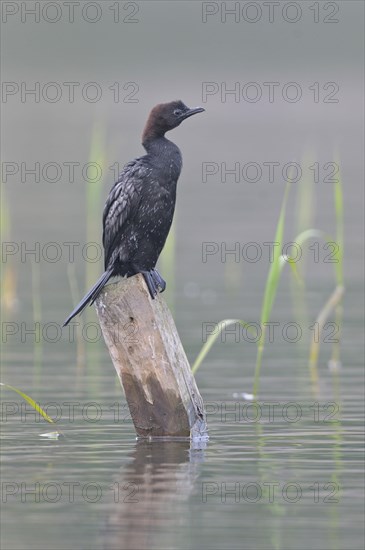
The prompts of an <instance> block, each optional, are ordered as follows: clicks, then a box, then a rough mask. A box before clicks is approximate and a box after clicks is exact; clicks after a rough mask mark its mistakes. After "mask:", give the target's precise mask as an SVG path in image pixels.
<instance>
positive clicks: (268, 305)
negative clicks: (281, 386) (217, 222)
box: [253, 182, 290, 396]
mask: <svg viewBox="0 0 365 550" xmlns="http://www.w3.org/2000/svg"><path fill="white" fill-rule="evenodd" d="M289 189H290V182H288V183H287V186H286V189H285V193H284V198H283V203H282V206H281V211H280V215H279V220H278V224H277V227H276V233H275V243H278V245H279V246H274V250H273V261H272V263H271V266H270V270H269V275H268V278H267V281H266V287H265V293H264V299H263V303H262V309H261V320H260V323H261V336H260V339H259V341H258V346H257V355H256V366H255V374H254V385H253V394H254V396H257V393H258V391H259V384H260V372H261V364H262V354H263V351H264V343H265V337H266V325H265V323H268V322H269V320H270V314H271V310H272V307H273V304H274V300H275V297H276V293H277V289H278V284H279V280H280V274H281V271H282V268H283V265H284V264H283V260H282V259H281V253H280V251H281V250H282V247H283V236H284V222H285V212H286V204H287V200H288V195H289Z"/></svg>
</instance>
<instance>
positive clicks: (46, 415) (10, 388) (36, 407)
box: [0, 382, 54, 424]
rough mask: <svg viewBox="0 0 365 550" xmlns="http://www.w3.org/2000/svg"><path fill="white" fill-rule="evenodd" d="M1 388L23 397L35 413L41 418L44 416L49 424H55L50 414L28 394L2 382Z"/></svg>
mask: <svg viewBox="0 0 365 550" xmlns="http://www.w3.org/2000/svg"><path fill="white" fill-rule="evenodd" d="M0 386H3V387H4V388H7V389H8V390H11V391H14V392H15V393H17V394H18V395H20V397H22V398H23V399H24V400H25V401H26V402H27V403H29V405H30V406H31V407H33V409H34V410H35V411H37V413H39V414H40V415H41V416H43V418H44V419H45V420H47V422H50V424H54V421H53V420H52V418H51V417H50V416H48V414H47V413H46V412H45V411H44V410H43V409H42V407H41V406H40V405H38V403H36V402H35V401H34V399H32V398H31V397H29V395H27V394H26V393H24V392H22V391H20V390H18V388H14V386H10V385H9V384H3V382H0Z"/></svg>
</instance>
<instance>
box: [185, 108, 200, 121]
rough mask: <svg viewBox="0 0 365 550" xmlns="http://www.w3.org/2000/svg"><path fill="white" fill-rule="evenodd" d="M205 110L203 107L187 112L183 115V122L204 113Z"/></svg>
mask: <svg viewBox="0 0 365 550" xmlns="http://www.w3.org/2000/svg"><path fill="white" fill-rule="evenodd" d="M204 111H205V109H203V107H195V109H189V110H188V111H185V113H183V114H182V115H181V118H182V120H185V119H186V118H189V116H193V115H197V114H198V113H203V112H204Z"/></svg>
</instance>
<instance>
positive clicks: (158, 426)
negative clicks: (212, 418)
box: [95, 274, 207, 439]
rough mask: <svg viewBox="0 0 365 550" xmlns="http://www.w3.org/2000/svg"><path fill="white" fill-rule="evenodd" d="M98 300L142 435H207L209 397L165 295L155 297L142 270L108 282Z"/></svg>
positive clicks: (107, 337) (109, 344)
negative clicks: (200, 387) (197, 377)
mask: <svg viewBox="0 0 365 550" xmlns="http://www.w3.org/2000/svg"><path fill="white" fill-rule="evenodd" d="M95 304H96V311H97V314H98V318H99V322H100V326H101V329H102V331H103V335H104V340H105V343H106V345H107V347H108V349H109V353H110V356H111V358H112V361H113V363H114V367H115V369H116V371H117V373H118V376H119V379H120V381H121V384H122V386H123V388H124V392H125V396H126V399H127V402H128V406H129V410H130V413H131V416H132V419H133V423H134V426H135V429H136V431H137V434H138V435H139V436H142V437H154V436H177V437H189V436H190V437H191V438H192V439H197V438H201V437H206V436H207V426H206V419H205V412H204V405H203V401H202V398H201V396H200V393H199V390H198V388H197V386H196V383H195V379H194V377H193V375H192V373H191V369H190V365H189V363H188V360H187V358H186V355H185V352H184V349H183V347H182V344H181V341H180V338H179V335H178V333H177V330H176V326H175V323H174V320H173V318H172V316H171V313H170V311H169V309H168V307H167V305H166V303H165V301H164V299H163V298H162V296H161V295H160V294H158V295H157V296H156V298H155V299H154V300H152V299H151V297H150V295H149V292H148V290H147V287H146V284H145V282H144V279H143V277H142V275H140V274H138V275H134V276H133V277H130V278H128V279H122V280H121V281H119V282H117V283H114V284H110V285H107V286H106V287H105V288H104V289H103V291H102V293H101V294H100V296H99V297H98V299H97V300H96V302H95Z"/></svg>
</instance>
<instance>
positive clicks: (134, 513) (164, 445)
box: [102, 439, 207, 550]
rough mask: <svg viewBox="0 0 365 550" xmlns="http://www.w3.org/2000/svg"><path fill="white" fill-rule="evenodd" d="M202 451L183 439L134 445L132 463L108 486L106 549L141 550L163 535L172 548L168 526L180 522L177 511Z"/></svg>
mask: <svg viewBox="0 0 365 550" xmlns="http://www.w3.org/2000/svg"><path fill="white" fill-rule="evenodd" d="M206 445H207V443H206V442H199V443H197V442H191V441H190V440H188V439H186V440H179V441H145V440H139V441H137V443H136V446H135V449H134V451H133V453H132V455H131V458H132V461H131V462H130V463H129V464H128V465H127V466H125V467H123V469H122V470H121V473H120V475H119V477H118V478H117V479H116V480H115V481H114V483H113V493H114V506H113V511H112V512H111V514H110V515H109V517H108V518H107V524H106V528H105V533H104V534H103V537H102V538H103V541H104V544H103V547H104V548H105V549H111V548H138V550H144V549H145V548H151V545H152V543H154V544H157V543H161V538H163V537H164V536H165V535H166V537H167V538H166V540H167V541H169V542H168V544H171V537H172V536H173V534H172V533H171V532H170V530H169V525H171V526H172V525H173V524H176V518H178V517H179V516H180V517H182V516H183V506H182V505H183V503H184V502H185V501H186V500H187V499H188V498H189V497H190V496H191V494H192V493H193V491H194V488H195V486H196V481H197V478H198V476H199V466H198V464H199V463H201V462H203V461H204V449H205V448H206ZM180 507H181V511H180V513H179V508H180ZM169 518H170V521H169ZM154 537H158V541H154V540H153V538H154Z"/></svg>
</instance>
